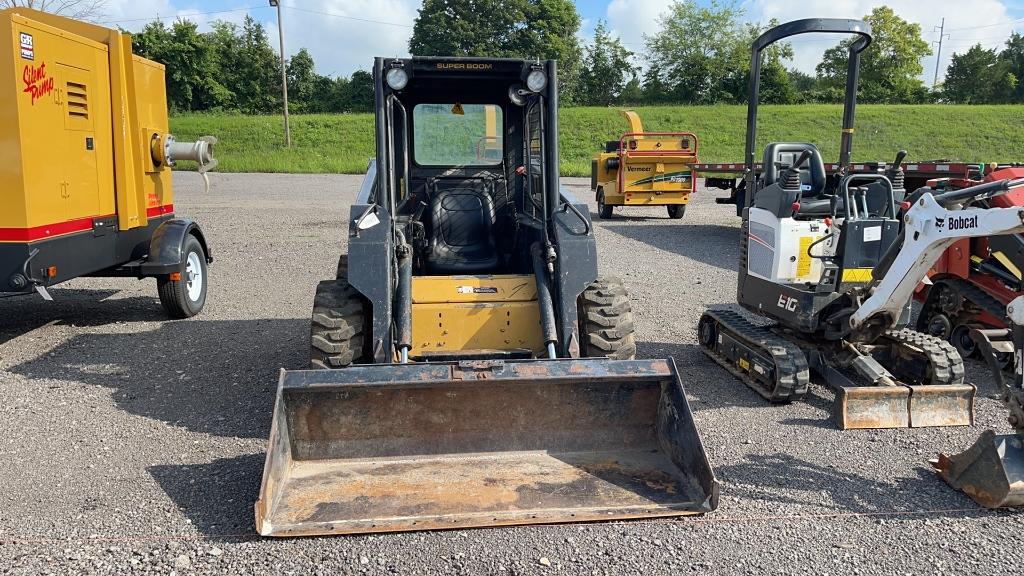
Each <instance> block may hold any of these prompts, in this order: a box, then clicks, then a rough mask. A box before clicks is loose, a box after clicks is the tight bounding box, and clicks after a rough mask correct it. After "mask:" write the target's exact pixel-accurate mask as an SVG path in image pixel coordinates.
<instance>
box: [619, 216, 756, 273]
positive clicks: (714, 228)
mask: <svg viewBox="0 0 1024 576" xmlns="http://www.w3.org/2000/svg"><path fill="white" fill-rule="evenodd" d="M645 220H646V219H645ZM600 226H601V228H604V229H605V230H610V231H612V232H614V233H616V234H618V235H620V236H624V237H626V238H630V239H632V240H636V241H638V242H643V243H645V244H649V245H651V246H653V247H655V248H658V249H659V250H664V251H666V252H672V253H673V254H679V255H681V256H685V257H686V258H689V259H691V260H696V261H697V262H702V263H704V264H710V265H711V266H715V267H717V268H722V269H725V270H729V271H735V270H736V268H737V266H738V262H739V260H740V231H739V228H737V227H735V226H722V225H719V224H692V223H677V224H675V225H672V226H632V225H624V224H607V223H602V224H600Z"/></svg>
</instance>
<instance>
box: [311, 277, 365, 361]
mask: <svg viewBox="0 0 1024 576" xmlns="http://www.w3.org/2000/svg"><path fill="white" fill-rule="evenodd" d="M368 319H369V305H368V304H367V302H366V299H365V298H364V297H363V295H362V294H360V293H359V292H358V291H357V290H356V289H355V288H353V287H352V286H349V284H348V282H346V281H344V280H324V281H323V282H321V283H320V284H318V285H317V287H316V296H315V297H314V299H313V317H312V319H311V320H310V362H311V363H312V365H313V367H314V368H328V369H331V368H344V367H346V366H349V365H352V364H358V363H361V362H364V361H365V360H366V358H367V357H368V356H369V354H368V353H367V348H368V346H367V345H368V343H369V342H368V341H367V338H366V335H367V334H368V333H369V330H368V328H367V320H368Z"/></svg>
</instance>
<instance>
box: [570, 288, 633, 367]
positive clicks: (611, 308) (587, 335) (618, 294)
mask: <svg viewBox="0 0 1024 576" xmlns="http://www.w3.org/2000/svg"><path fill="white" fill-rule="evenodd" d="M577 304H578V307H579V322H580V335H581V340H582V341H583V342H582V346H581V347H580V352H581V354H582V355H583V356H584V357H587V358H596V357H600V356H607V357H608V358H612V359H615V360H632V359H634V358H636V337H635V336H634V335H633V308H632V307H631V306H630V304H629V295H628V294H627V293H626V287H625V286H623V285H622V281H621V280H619V279H618V278H615V277H608V278H603V277H600V276H599V277H598V278H597V280H595V281H594V282H592V283H591V284H590V286H587V289H586V290H584V291H583V294H580V297H579V300H578V301H577Z"/></svg>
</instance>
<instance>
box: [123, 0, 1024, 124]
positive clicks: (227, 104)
mask: <svg viewBox="0 0 1024 576" xmlns="http://www.w3.org/2000/svg"><path fill="white" fill-rule="evenodd" d="M864 19H865V20H867V21H868V22H870V23H871V25H872V29H873V31H874V41H873V43H872V45H871V47H870V48H868V50H866V51H865V52H864V53H863V54H862V61H861V78H860V93H859V96H858V97H859V100H860V101H861V102H864V103H884V104H917V103H926V102H950V103H971V104H980V103H1022V102H1024V86H1022V85H1021V84H1020V83H1019V82H1018V79H1019V78H1021V77H1022V76H1024V36H1021V35H1018V34H1016V33H1014V34H1013V35H1012V36H1011V38H1010V39H1009V40H1008V41H1007V42H1006V46H1005V48H1004V49H1001V50H996V49H990V50H986V49H983V48H982V47H981V46H980V45H979V46H975V47H973V48H971V49H970V50H968V51H967V52H965V53H963V54H954V55H953V58H952V63H951V65H950V66H949V70H948V72H947V74H946V81H945V83H944V84H943V85H941V86H939V87H937V88H936V89H932V88H929V87H927V86H926V85H925V84H924V83H923V82H922V80H921V78H920V76H921V75H922V73H923V67H922V65H921V59H922V58H923V57H925V56H928V55H930V54H931V46H930V44H929V43H928V42H926V41H925V40H924V39H923V38H922V37H921V27H920V25H918V24H914V23H911V22H907V21H906V20H903V19H902V18H900V17H899V16H898V15H897V14H896V13H895V12H894V11H893V10H892V9H891V8H889V7H887V6H879V7H876V8H874V9H873V10H872V11H871V13H870V14H867V15H865V16H864ZM776 24H777V22H775V21H772V22H768V23H766V24H763V25H762V24H751V23H749V22H746V21H745V19H744V11H743V8H742V5H741V4H738V3H736V2H735V1H734V0H712V1H711V2H710V4H707V5H702V4H698V3H697V2H696V1H695V0H677V1H676V2H674V3H673V4H672V5H671V6H670V8H669V9H668V11H667V12H666V13H665V14H664V15H662V16H661V18H660V19H659V30H658V31H657V32H656V33H654V34H652V35H645V37H644V42H643V46H640V47H637V46H626V45H624V44H623V42H622V40H621V39H619V38H618V37H616V36H615V35H614V34H613V33H612V31H611V30H609V28H608V26H607V24H606V23H605V22H598V23H597V25H596V27H595V30H594V34H593V37H592V38H591V39H590V40H589V41H588V42H581V41H580V40H579V37H578V32H579V29H580V25H581V20H580V16H579V13H578V12H577V11H576V6H575V4H574V3H573V1H572V0H424V2H423V5H422V7H421V8H420V11H419V15H418V17H417V18H416V21H415V23H414V26H413V32H412V36H411V38H410V40H409V51H410V53H412V54H416V55H421V56H484V57H516V58H524V57H525V58H534V57H536V58H542V59H546V58H552V59H556V60H558V64H559V80H560V96H561V100H562V103H563V104H567V105H586V106H616V105H644V104H717V103H735V104H739V103H744V102H746V92H747V77H748V75H749V72H750V44H751V42H752V41H753V40H754V39H755V38H756V37H757V36H758V35H759V34H761V33H762V32H764V30H766V29H767V28H769V27H771V26H774V25H776ZM132 42H133V45H134V47H135V50H136V52H137V53H138V54H140V55H142V56H145V57H148V58H151V59H153V60H156V61H159V62H162V63H164V64H166V65H167V84H168V101H169V104H170V107H171V109H172V110H174V111H200V110H225V111H241V112H244V113H248V114H261V113H269V112H274V111H277V110H280V107H281V85H280V83H281V75H280V61H279V59H278V56H277V54H276V53H275V51H274V49H273V47H272V46H271V44H270V42H269V40H268V36H267V34H266V30H265V29H264V28H263V26H262V25H261V24H259V23H258V22H256V21H255V20H253V19H252V18H250V17H246V18H245V20H244V22H243V23H242V24H241V25H236V24H231V23H227V22H215V23H214V24H213V25H212V29H211V30H210V31H209V32H199V30H198V27H197V25H196V24H195V23H193V22H190V21H188V20H178V21H176V22H174V23H173V24H171V25H170V26H167V25H164V24H163V23H161V22H153V23H151V24H149V25H147V26H146V27H145V28H144V29H143V30H142V31H141V32H139V33H136V34H134V35H133V37H132ZM851 42H853V39H844V40H841V41H839V42H837V43H836V45H835V46H833V47H831V48H829V49H827V50H826V51H825V52H824V54H823V56H822V59H821V61H820V62H819V63H818V64H817V66H816V67H815V71H814V73H813V74H808V73H805V72H802V71H800V70H797V69H795V68H794V67H792V66H791V65H790V64H789V63H790V62H791V61H792V58H793V47H792V46H791V45H790V44H789V43H785V42H782V43H778V44H775V45H773V46H772V47H771V48H770V49H769V50H768V51H767V52H766V53H765V56H764V63H763V64H762V69H761V70H762V71H761V74H762V77H761V97H762V100H763V101H764V102H767V103H775V104H802V103H835V102H841V101H842V98H843V91H844V85H845V79H846V60H847V53H848V48H849V45H850V43H851ZM367 64H369V63H367ZM286 69H287V76H288V88H289V90H288V92H289V104H290V106H291V108H292V110H293V111H295V112H299V113H302V112H307V113H316V112H363V111H369V110H372V105H373V78H372V76H371V74H370V73H369V72H367V71H365V70H359V71H356V72H355V73H353V74H352V75H351V76H348V77H329V76H324V75H321V74H319V73H317V72H316V69H315V65H314V62H313V58H312V56H311V55H310V54H309V52H308V51H307V50H306V49H305V48H303V49H302V50H300V51H299V52H298V53H296V54H295V55H293V56H292V57H291V58H290V59H289V60H288V62H287V66H286Z"/></svg>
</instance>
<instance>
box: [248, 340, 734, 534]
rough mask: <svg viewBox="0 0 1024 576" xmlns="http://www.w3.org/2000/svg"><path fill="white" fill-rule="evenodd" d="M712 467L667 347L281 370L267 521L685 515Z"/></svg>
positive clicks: (431, 525)
mask: <svg viewBox="0 0 1024 576" xmlns="http://www.w3.org/2000/svg"><path fill="white" fill-rule="evenodd" d="M717 505H718V482H717V480H716V479H715V476H714V473H713V472H712V470H711V465H710V464H709V462H708V458H707V454H706V453H705V452H704V448H703V446H702V444H701V440H700V437H699V436H698V434H697V428H696V426H695V425H694V421H693V417H692V415H691V413H690V407H689V404H688V403H687V400H686V396H685V394H684V392H683V388H682V385H681V383H680V380H679V376H678V373H677V371H676V368H675V365H674V363H673V362H672V361H671V360H628V361H626V360H620V361H613V360H608V359H584V360H524V361H501V360H486V361H461V362H448V363H422V364H398V365H368V366H353V367H350V368H345V369H342V370H309V371H282V372H281V380H280V385H279V386H278V391H277V400H276V405H275V407H274V419H273V424H272V428H271V433H270V442H269V447H268V450H267V460H266V466H265V468H264V471H263V483H262V486H261V487H260V495H259V500H258V501H257V502H256V526H257V529H258V531H259V533H260V534H262V535H264V536H286V537H288V536H306V535H326V534H353V533H368V532H395V531H406V530H435V529H445V528H468V527H482V526H500V525H512V524H546V523H560V522H586V521H598V520H617V519H627V518H647V517H661V516H680V515H686V514H699V513H703V512H710V511H711V510H714V509H715V507H716V506H717Z"/></svg>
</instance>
